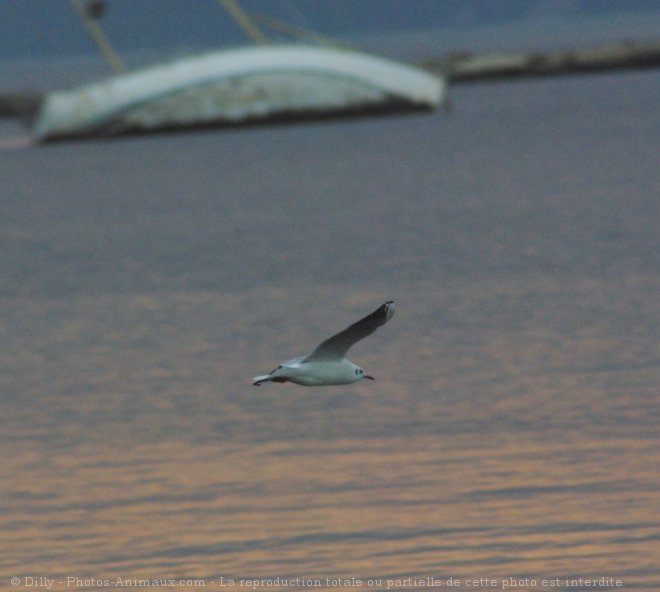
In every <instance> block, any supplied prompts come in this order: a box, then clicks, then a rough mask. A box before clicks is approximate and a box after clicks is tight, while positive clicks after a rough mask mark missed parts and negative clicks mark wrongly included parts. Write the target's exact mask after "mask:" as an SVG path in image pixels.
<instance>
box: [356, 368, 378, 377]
mask: <svg viewBox="0 0 660 592" xmlns="http://www.w3.org/2000/svg"><path fill="white" fill-rule="evenodd" d="M355 374H357V376H358V380H363V379H365V378H367V379H368V380H376V379H375V378H374V377H373V376H371V374H365V372H364V370H362V368H360V367H359V366H356V367H355Z"/></svg>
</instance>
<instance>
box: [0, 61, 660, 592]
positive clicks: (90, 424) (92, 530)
mask: <svg viewBox="0 0 660 592" xmlns="http://www.w3.org/2000/svg"><path fill="white" fill-rule="evenodd" d="M451 93H452V100H453V103H454V105H455V108H454V110H453V111H452V112H451V113H443V112H439V113H436V114H433V115H426V116H407V117H397V118H379V119H370V120H350V121H339V122H331V123H328V122H326V123H320V124H304V125H294V126H273V127H267V128H253V129H249V130H237V131H230V132H227V131H222V132H221V131H213V130H211V131H205V132H201V133H181V134H175V135H161V136H152V137H147V136H145V137H133V138H125V139H120V140H114V141H107V142H101V141H99V142H88V143H83V142H80V143H66V144H65V143H62V144H56V145H50V146H46V147H21V142H20V141H19V140H16V137H17V136H20V134H21V133H22V132H21V131H20V130H19V129H18V128H16V127H15V126H13V125H10V124H3V127H2V128H0V133H2V138H1V139H2V142H1V145H2V147H3V149H2V150H1V151H0V178H1V179H2V183H1V187H0V243H1V252H2V257H1V258H0V351H1V352H2V357H1V359H0V394H1V396H2V424H3V425H2V431H1V432H0V434H1V435H0V438H1V439H2V446H3V460H4V462H3V463H2V489H3V495H2V503H1V505H0V527H1V529H2V532H3V533H7V534H8V535H9V536H5V537H3V538H2V547H1V549H2V553H0V557H1V558H0V565H1V566H2V573H1V577H2V579H3V582H10V578H11V577H18V578H19V586H20V587H27V586H28V585H29V584H30V583H31V582H32V580H29V579H26V578H32V577H48V578H52V579H54V580H55V583H54V588H55V589H64V588H66V587H67V583H68V582H69V581H68V580H67V578H69V577H73V578H75V577H78V578H81V579H82V580H83V583H84V581H85V580H86V581H87V584H86V585H82V586H78V589H90V590H91V589H100V588H107V587H108V586H107V585H105V584H103V585H95V584H94V583H93V582H92V581H91V580H92V579H94V578H96V579H101V580H110V581H111V583H112V586H114V587H117V578H118V577H121V578H124V579H150V580H151V579H159V578H160V579H168V578H179V579H180V578H197V579H201V580H204V582H205V583H206V587H207V589H208V588H209V587H211V588H213V587H215V588H219V587H220V584H221V583H228V582H229V580H230V579H233V580H234V586H233V587H234V588H240V587H241V586H240V580H241V579H244V580H245V579H248V578H266V579H268V578H270V583H268V582H265V583H263V585H262V587H265V588H269V589H275V588H279V589H282V588H285V587H286V588H288V587H296V585H290V583H289V585H286V586H282V585H278V584H277V582H276V581H275V580H274V578H277V577H280V578H295V577H300V578H309V579H311V580H312V583H311V584H309V582H308V584H307V587H308V588H309V587H314V588H316V587H319V586H316V584H315V583H314V580H316V579H318V580H320V581H321V584H322V585H321V586H320V587H324V588H332V589H349V590H356V589H373V590H375V589H383V588H387V587H388V586H389V587H390V589H421V588H422V585H421V584H420V582H419V580H420V579H421V578H429V577H430V578H435V579H437V580H438V581H440V582H441V583H442V587H445V588H449V587H448V586H447V580H448V579H449V578H455V579H457V580H459V581H460V584H459V585H458V586H454V587H453V588H454V589H466V590H467V589H468V587H469V588H470V589H492V588H493V586H486V585H484V584H483V583H482V584H480V587H478V586H477V585H473V586H469V584H470V583H472V582H473V580H474V579H475V578H476V579H479V578H487V579H488V578H490V579H492V580H495V581H496V585H495V586H494V587H495V589H503V588H505V587H506V586H507V584H511V582H512V580H510V578H513V581H515V582H516V583H518V584H519V585H518V586H516V589H518V590H576V589H583V590H585V589H589V590H593V589H611V587H612V586H610V585H609V584H607V582H608V581H609V580H606V579H603V578H611V579H612V581H616V580H621V585H620V586H618V588H619V589H626V590H648V591H651V590H656V589H658V588H659V587H660V574H658V571H657V553H656V554H654V549H655V550H656V551H657V544H658V525H659V522H660V520H659V516H658V511H657V494H658V468H659V466H658V461H659V460H660V459H659V456H658V440H657V425H658V420H659V419H660V418H659V417H658V385H659V384H660V348H659V347H658V336H659V335H660V304H659V302H660V300H659V299H658V297H657V294H658V293H660V274H659V271H660V269H659V261H660V259H659V258H658V253H660V244H659V243H660V241H659V237H660V233H659V232H658V228H659V227H660V224H659V222H660V219H659V215H658V213H659V212H658V208H659V201H658V196H659V195H660V167H658V163H657V153H658V138H660V110H659V108H658V105H659V103H658V96H660V77H659V76H658V75H657V74H656V73H655V72H647V73H638V74H618V75H616V76H593V77H581V78H566V79H554V80H544V81H532V82H518V83H502V84H484V85H478V86H477V85H475V86H470V87H461V88H456V89H452V91H451ZM388 299H393V300H395V301H396V304H397V314H396V316H395V317H394V318H393V320H392V321H391V322H390V323H388V325H387V326H385V327H383V328H382V329H380V330H379V331H378V332H377V333H376V334H375V335H374V336H373V337H370V338H369V340H367V341H365V342H363V343H360V344H359V345H357V346H356V347H355V349H354V350H352V351H351V357H352V359H354V360H355V361H356V362H358V363H360V364H361V365H362V366H363V367H364V368H365V370H366V371H368V372H369V373H371V374H374V375H375V376H376V379H377V380H376V382H375V383H370V384H357V385H353V386H349V387H336V388H327V389H305V388H303V387H296V386H293V385H270V386H269V387H262V388H260V389H256V388H254V387H252V386H251V384H250V379H251V377H252V376H253V375H255V374H258V373H261V372H264V371H268V370H269V369H270V368H272V367H274V366H275V365H276V364H277V363H279V362H280V361H281V360H284V359H287V358H290V357H293V356H296V355H302V354H305V353H307V352H308V351H309V350H311V349H312V348H313V347H314V346H315V345H316V344H317V343H318V342H319V341H321V340H322V339H324V338H325V337H327V336H329V335H330V334H332V332H334V331H337V330H340V329H342V328H343V327H345V326H346V325H348V324H349V323H350V322H352V321H354V320H356V319H357V318H360V316H361V315H364V314H366V313H368V312H370V311H371V310H373V309H374V308H376V307H377V306H378V305H379V304H381V303H382V302H384V301H385V300H388ZM270 387H272V388H270ZM326 577H327V578H330V579H333V578H335V579H349V578H356V579H361V580H362V583H361V584H359V585H358V584H357V583H353V584H349V583H347V582H345V581H344V582H340V584H341V585H339V584H338V585H334V584H333V583H332V582H331V581H330V582H326V580H325V578H326ZM525 578H527V580H528V581H527V582H525V581H524V580H525ZM579 578H583V580H590V581H593V580H595V581H596V585H591V584H585V583H584V581H583V582H582V584H580V582H579ZM379 580H380V583H379ZM388 580H391V583H390V582H388ZM573 580H574V581H575V582H573ZM544 581H545V584H544V583H543V582H544ZM598 581H600V584H598ZM552 582H554V583H552ZM32 583H33V582H32ZM573 583H574V584H575V585H573ZM280 584H281V582H280ZM606 584H607V585H606ZM71 585H73V586H77V584H76V580H71ZM246 586H249V587H254V586H253V585H251V584H245V583H244V584H243V587H244V588H245V587H246ZM614 586H615V585H614ZM166 587H167V586H165V585H161V586H154V588H158V589H165V588H166ZM297 587H305V586H304V585H303V586H297ZM436 587H440V586H436ZM510 587H511V586H510ZM615 587H616V586H615Z"/></svg>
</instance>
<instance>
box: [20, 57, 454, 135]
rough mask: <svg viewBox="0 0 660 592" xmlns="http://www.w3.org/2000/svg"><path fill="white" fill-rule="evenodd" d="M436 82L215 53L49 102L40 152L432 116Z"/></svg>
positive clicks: (336, 63) (390, 69) (43, 112)
mask: <svg viewBox="0 0 660 592" xmlns="http://www.w3.org/2000/svg"><path fill="white" fill-rule="evenodd" d="M445 90H446V85H445V81H444V79H443V78H442V77H441V76H437V75H434V74H431V73H429V72H427V71H425V70H422V69H420V68H416V67H413V66H409V65H406V64H403V63H400V62H396V61H393V60H389V59H384V58H381V57H377V56H373V55H370V54H366V53H362V52H359V51H355V50H353V49H345V48H338V47H323V46H316V45H309V44H288V45H275V44H272V45H271V44H268V45H258V46H249V47H244V48H238V49H227V50H219V51H213V52H209V53H205V54H202V55H196V56H192V57H187V58H183V59H179V60H175V61H173V62H171V63H168V64H159V65H155V66H151V67H147V68H143V69H139V70H135V71H132V72H128V73H120V74H117V75H114V76H112V77H110V78H108V79H106V80H103V81H100V82H96V83H92V84H87V85H84V86H81V87H78V88H74V89H72V90H64V91H55V92H51V93H49V94H48V95H46V97H45V99H44V101H43V102H42V104H41V105H40V108H39V111H38V113H37V115H36V118H35V121H34V124H33V128H32V133H33V138H34V139H35V140H36V141H38V142H47V141H52V140H58V139H65V138H76V137H89V136H113V135H120V134H128V133H145V132H154V131H159V130H172V129H180V128H190V127H199V126H210V125H213V126H237V125H246V124H255V123H267V122H273V121H292V120H300V119H316V118H327V117H337V116H346V115H356V114H377V113H391V112H403V111H420V110H421V111H428V110H432V109H434V108H435V107H437V106H438V104H439V103H440V102H441V100H442V98H443V95H444V93H445Z"/></svg>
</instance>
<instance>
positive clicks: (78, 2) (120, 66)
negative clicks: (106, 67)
mask: <svg viewBox="0 0 660 592" xmlns="http://www.w3.org/2000/svg"><path fill="white" fill-rule="evenodd" d="M69 2H70V3H71V6H72V7H73V10H74V11H75V12H76V13H77V14H78V16H79V17H80V19H81V20H82V23H83V25H84V26H85V29H86V30H87V34H88V35H89V36H90V37H91V38H92V41H93V42H94V45H96V47H97V48H98V50H99V51H100V52H101V54H102V55H103V57H104V58H105V59H106V60H107V61H108V63H109V64H110V67H111V68H112V69H113V70H114V72H115V74H121V73H123V72H125V71H126V67H125V66H124V63H123V62H122V61H121V58H120V57H119V54H118V53H117V52H116V51H115V50H114V49H113V47H112V45H110V42H109V41H108V40H107V38H106V36H105V35H104V34H103V31H102V30H101V27H99V26H98V24H97V23H96V21H95V20H94V17H93V16H92V14H90V11H89V10H88V9H87V8H86V7H85V5H84V4H83V3H82V0H69Z"/></svg>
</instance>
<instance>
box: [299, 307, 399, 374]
mask: <svg viewBox="0 0 660 592" xmlns="http://www.w3.org/2000/svg"><path fill="white" fill-rule="evenodd" d="M393 314H394V302H392V301H391V300H388V301H387V302H386V303H385V304H383V305H382V306H380V307H379V308H378V309H377V310H375V311H374V312H372V313H371V314H370V315H367V316H366V317H364V318H363V319H361V320H359V321H358V322H357V323H353V324H352V325H351V326H350V327H348V328H347V329H344V330H343V331H342V332H341V333H337V335H333V336H332V337H330V339H326V340H325V341H324V342H323V343H322V344H321V345H319V346H318V347H317V348H316V349H315V350H314V351H313V352H312V353H311V354H309V355H308V356H307V357H306V358H305V359H304V361H305V362H309V361H310V360H341V359H342V358H343V357H345V356H346V352H347V351H348V350H349V349H350V348H351V346H353V344H355V343H357V342H358V341H360V339H364V338H365V337H367V336H368V335H371V334H372V333H373V332H374V331H375V330H376V329H378V327H380V326H381V325H384V324H385V323H387V321H389V320H390V319H391V318H392V315H393Z"/></svg>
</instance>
